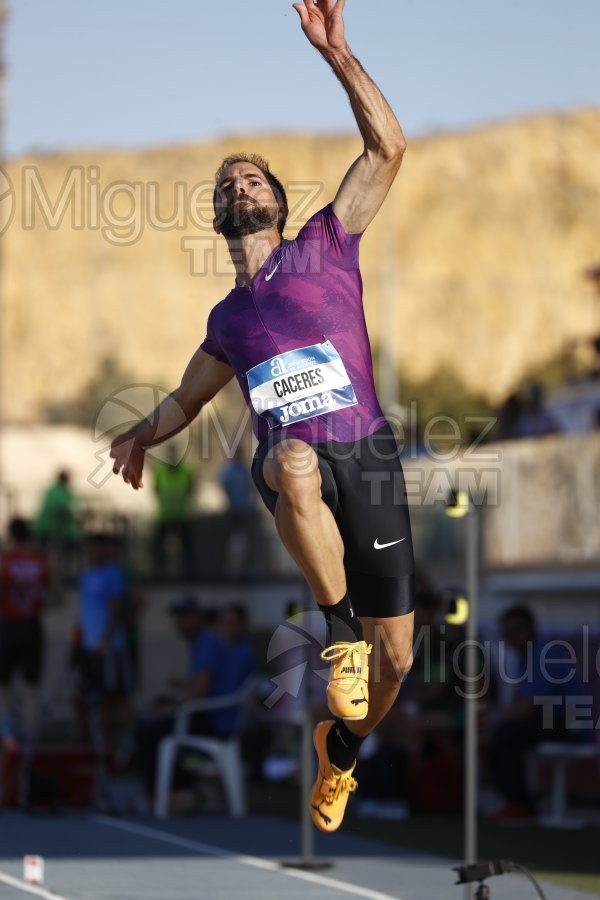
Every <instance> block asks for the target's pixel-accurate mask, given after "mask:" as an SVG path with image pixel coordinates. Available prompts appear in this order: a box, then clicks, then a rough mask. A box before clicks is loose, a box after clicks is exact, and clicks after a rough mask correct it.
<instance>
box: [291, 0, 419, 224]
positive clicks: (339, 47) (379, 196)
mask: <svg viewBox="0 0 600 900" xmlns="http://www.w3.org/2000/svg"><path fill="white" fill-rule="evenodd" d="M345 2H346V0H317V2H316V3H315V2H313V0H304V3H294V4H293V6H294V9H296V11H297V12H298V14H299V16H300V19H301V21H302V30H303V32H304V34H305V35H306V37H307V38H308V40H309V41H310V43H311V44H312V45H313V47H316V49H317V50H318V51H319V53H320V54H321V55H322V56H323V58H324V59H325V60H326V61H327V62H328V63H329V65H330V66H331V68H332V69H333V71H334V72H335V74H336V75H337V77H338V79H339V80H340V81H341V83H342V85H343V86H344V89H345V91H346V93H347V94H348V98H349V100H350V105H351V107H352V111H353V112H354V115H355V118H356V122H357V124H358V127H359V130H360V133H361V136H362V139H363V141H364V150H363V152H362V154H361V155H360V156H359V157H358V159H357V160H355V162H354V163H353V164H352V165H351V166H350V169H349V170H348V172H347V173H346V175H345V176H344V179H343V181H342V183H341V185H340V188H339V190H338V192H337V195H336V197H335V200H334V204H333V211H334V212H335V214H336V216H337V217H338V219H339V220H340V222H341V223H342V225H343V226H344V228H345V229H346V231H347V232H349V233H351V234H360V233H361V232H363V231H364V230H365V228H366V227H367V225H368V224H369V223H370V222H371V221H372V219H373V218H374V216H375V214H376V212H377V210H378V209H379V207H380V206H381V204H382V203H383V201H384V199H385V197H386V194H387V193H388V191H389V189H390V187H391V185H392V182H393V180H394V178H395V176H396V174H397V172H398V169H399V168H400V163H401V162H402V157H403V155H404V151H405V149H406V140H405V137H404V134H403V133H402V128H401V127H400V123H399V122H398V120H397V119H396V116H395V115H394V113H393V111H392V109H391V107H390V105H389V104H388V102H387V101H386V99H385V97H384V96H383V94H382V93H381V91H380V90H379V88H378V87H377V85H376V84H375V83H374V82H373V81H372V79H371V78H369V76H368V75H367V73H366V72H365V70H364V69H363V67H362V66H361V64H360V63H359V61H358V60H357V59H356V57H355V56H354V55H353V53H352V51H351V50H350V48H349V47H348V44H347V43H346V39H345V37H344V19H343V10H344V6H345Z"/></svg>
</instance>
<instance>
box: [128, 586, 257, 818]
mask: <svg viewBox="0 0 600 900" xmlns="http://www.w3.org/2000/svg"><path fill="white" fill-rule="evenodd" d="M169 611H170V613H171V616H172V619H173V623H174V625H175V628H176V630H177V632H178V634H179V635H180V637H181V638H182V639H183V640H184V641H185V642H186V643H187V644H188V647H189V651H188V652H189V679H188V681H187V684H185V686H184V689H183V690H182V691H181V694H180V697H179V698H178V699H179V702H183V701H185V700H200V699H203V698H204V697H221V696H224V695H225V694H229V693H231V692H233V691H235V690H237V689H238V688H240V687H241V686H242V684H243V683H244V681H245V680H246V678H247V677H248V675H250V674H251V673H252V672H253V671H254V670H255V662H254V655H253V652H252V650H251V647H250V645H249V643H248V642H247V641H246V640H245V639H242V638H241V633H240V632H239V625H237V624H236V622H237V621H242V619H241V617H242V616H243V617H244V618H243V623H244V626H245V612H244V611H243V609H242V608H240V609H239V610H238V611H237V612H234V611H231V610H227V611H226V612H225V613H224V614H222V616H220V617H218V618H217V622H216V623H215V627H214V628H213V627H212V623H211V624H210V626H209V624H208V621H207V616H206V614H205V613H204V612H203V610H202V608H201V607H200V604H199V603H198V601H197V600H196V598H195V597H191V596H182V597H176V598H175V599H174V600H173V601H172V603H171V605H170V609H169ZM177 705H178V704H177V703H172V704H171V707H170V708H169V709H168V710H167V709H165V708H164V706H163V707H162V709H161V710H160V711H159V712H158V713H154V714H151V715H149V716H147V717H145V718H144V719H142V720H141V721H140V723H139V726H138V732H137V746H138V760H139V764H140V771H141V775H142V778H143V781H144V787H145V790H146V796H147V801H148V802H149V803H150V804H151V799H152V795H153V792H154V782H155V775H156V761H157V754H158V745H159V743H160V741H161V740H162V738H163V737H165V736H166V735H168V734H170V733H171V732H172V731H173V727H174V724H175V714H176V710H177ZM237 714H238V710H236V709H235V708H232V709H231V710H215V711H210V712H200V713H196V714H195V715H194V716H193V717H192V721H191V730H192V731H193V732H194V733H196V734H210V735H216V736H218V737H223V738H226V737H228V736H229V735H230V734H231V732H232V731H233V729H234V728H235V725H236V721H237Z"/></svg>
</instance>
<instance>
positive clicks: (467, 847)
mask: <svg viewBox="0 0 600 900" xmlns="http://www.w3.org/2000/svg"><path fill="white" fill-rule="evenodd" d="M479 514H480V513H479V509H478V508H477V507H476V505H475V504H474V502H473V500H472V499H470V500H469V512H468V514H467V523H466V524H467V547H466V576H467V597H468V601H469V618H468V619H467V627H466V640H467V646H466V658H465V663H466V665H465V668H466V691H465V773H464V780H465V785H464V806H465V810H464V856H465V860H464V861H465V865H467V866H468V865H472V864H473V863H476V862H477V853H478V849H477V789H478V735H477V710H478V706H479V701H478V697H477V691H478V685H477V683H476V681H477V669H478V652H477V649H478V648H477V637H478V599H479V598H478V592H479ZM472 897H473V885H472V884H466V885H465V900H471V898H472Z"/></svg>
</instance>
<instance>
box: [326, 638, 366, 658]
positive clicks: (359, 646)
mask: <svg viewBox="0 0 600 900" xmlns="http://www.w3.org/2000/svg"><path fill="white" fill-rule="evenodd" d="M372 649H373V645H372V644H367V642H366V641H356V643H354V644H349V643H345V642H343V641H339V642H338V643H336V644H332V645H331V647H325V649H324V650H323V652H322V653H321V659H322V660H324V662H333V661H334V660H339V661H340V662H347V661H348V660H351V659H352V656H353V655H354V654H355V653H363V654H365V655H368V654H369V653H370V652H371V650H372Z"/></svg>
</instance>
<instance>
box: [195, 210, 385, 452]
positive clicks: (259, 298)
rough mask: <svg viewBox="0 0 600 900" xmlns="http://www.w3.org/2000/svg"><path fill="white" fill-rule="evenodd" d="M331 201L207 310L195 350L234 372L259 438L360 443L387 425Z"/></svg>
mask: <svg viewBox="0 0 600 900" xmlns="http://www.w3.org/2000/svg"><path fill="white" fill-rule="evenodd" d="M360 237H361V236H360V235H358V234H348V233H347V232H346V231H345V229H344V227H343V225H342V224H341V222H340V221H339V219H338V218H337V217H336V216H335V214H334V212H333V209H332V206H331V204H329V205H328V206H326V207H325V208H324V209H322V210H321V211H320V212H318V213H316V214H315V215H314V216H313V217H312V218H311V219H309V220H308V222H307V223H306V225H304V227H303V228H302V230H301V231H300V233H299V234H298V236H297V237H296V239H295V240H293V241H283V242H282V243H281V244H280V245H279V246H277V247H275V249H274V250H273V251H272V253H271V254H270V255H269V257H268V258H267V260H266V261H265V263H264V265H263V267H262V269H260V271H259V272H258V273H257V274H256V276H255V278H254V279H253V281H252V283H251V284H249V285H243V286H241V287H235V288H234V289H233V290H232V291H231V292H230V293H229V294H228V295H227V296H226V297H225V299H224V300H222V301H221V302H220V303H218V304H217V305H216V306H215V307H214V308H213V310H212V311H211V313H210V316H209V319H208V325H207V336H206V339H205V340H204V342H203V343H202V346H201V349H202V350H204V351H205V352H206V353H209V354H210V355H211V356H214V357H215V359H218V360H219V361H220V362H224V363H227V364H228V365H229V366H231V368H232V369H233V370H234V372H235V374H236V377H237V380H238V382H239V384H240V387H241V389H242V392H243V394H244V397H245V400H246V403H247V404H248V406H249V409H250V411H251V413H252V424H253V428H254V433H255V435H256V436H257V438H258V439H259V440H261V441H262V440H264V439H265V438H266V437H267V436H268V435H269V433H270V432H271V431H273V430H277V431H278V432H281V430H282V429H283V430H284V431H285V433H286V434H289V435H290V436H294V437H298V438H301V439H302V440H304V441H306V442H308V443H310V444H314V443H319V442H323V441H328V440H334V441H358V440H361V439H362V438H364V437H366V436H367V435H369V434H371V433H372V432H374V431H376V430H377V429H379V428H381V427H382V425H383V424H384V421H385V420H384V417H383V413H382V411H381V408H380V406H379V403H378V401H377V396H376V394H375V384H374V381H373V362H372V359H371V348H370V344H369V337H368V334H367V326H366V322H365V316H364V310H363V304H362V279H361V276H360V272H359V267H358V245H359V242H360Z"/></svg>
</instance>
